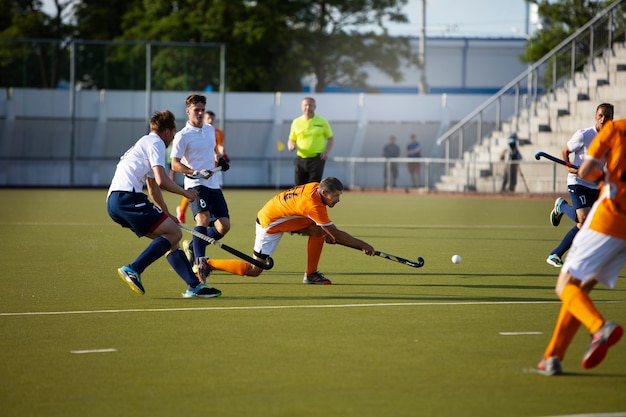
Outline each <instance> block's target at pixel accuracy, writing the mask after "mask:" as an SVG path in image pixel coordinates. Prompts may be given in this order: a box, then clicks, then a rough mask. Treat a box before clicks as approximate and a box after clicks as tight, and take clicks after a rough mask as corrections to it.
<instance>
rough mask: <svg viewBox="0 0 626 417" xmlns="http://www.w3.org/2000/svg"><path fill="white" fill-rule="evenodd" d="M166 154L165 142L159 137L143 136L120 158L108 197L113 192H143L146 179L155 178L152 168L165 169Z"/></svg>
mask: <svg viewBox="0 0 626 417" xmlns="http://www.w3.org/2000/svg"><path fill="white" fill-rule="evenodd" d="M165 154H166V151H165V142H163V139H161V138H160V137H159V135H157V134H156V133H150V134H148V135H145V136H142V137H141V138H140V139H139V140H138V141H137V142H136V143H135V144H134V145H133V146H132V147H131V148H130V149H129V150H127V151H126V153H125V154H124V155H122V156H121V157H120V162H118V164H117V167H116V168H115V174H114V175H113V180H111V186H110V187H109V192H108V194H107V197H108V195H110V194H111V192H113V191H134V192H136V193H141V192H143V187H144V185H145V184H146V178H147V177H150V178H154V171H153V170H152V167H154V166H157V165H158V166H162V167H165V156H166V155H165Z"/></svg>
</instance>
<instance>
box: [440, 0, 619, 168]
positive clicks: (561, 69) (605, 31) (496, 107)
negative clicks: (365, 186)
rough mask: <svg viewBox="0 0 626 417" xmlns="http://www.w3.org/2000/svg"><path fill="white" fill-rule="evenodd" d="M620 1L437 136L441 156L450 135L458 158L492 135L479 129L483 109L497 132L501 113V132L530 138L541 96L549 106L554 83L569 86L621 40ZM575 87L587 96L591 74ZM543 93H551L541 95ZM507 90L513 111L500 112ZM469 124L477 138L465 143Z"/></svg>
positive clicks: (548, 121)
mask: <svg viewBox="0 0 626 417" xmlns="http://www.w3.org/2000/svg"><path fill="white" fill-rule="evenodd" d="M623 3H624V0H617V1H615V2H614V3H612V4H611V5H610V6H608V7H607V8H606V9H604V10H603V11H602V12H600V13H598V15H597V16H596V17H594V18H593V19H591V20H590V21H589V22H587V23H586V24H585V25H583V26H582V27H581V28H579V29H578V30H577V31H576V32H574V33H573V34H572V35H570V36H569V37H568V38H567V39H565V40H564V41H562V42H561V43H559V44H558V45H557V46H556V47H555V48H553V49H552V50H551V51H550V52H549V53H547V54H546V55H545V56H544V57H543V58H541V59H540V60H539V61H537V62H535V63H534V64H532V65H530V66H529V67H528V69H527V70H526V71H524V72H523V73H522V74H520V75H519V76H517V77H516V78H515V79H513V80H512V81H511V82H509V83H508V84H507V85H506V86H504V87H503V88H502V89H501V90H500V91H498V92H497V93H496V94H495V95H493V96H492V97H490V98H489V99H488V100H486V101H485V102H484V103H483V104H481V105H480V106H478V107H477V108H476V109H475V110H474V111H472V112H471V113H469V114H468V115H467V116H465V117H464V118H463V119H462V120H461V121H459V122H458V123H456V124H455V125H454V126H452V127H451V128H450V129H448V130H447V131H446V132H445V133H443V134H442V135H441V136H440V137H439V138H438V139H437V145H438V146H442V145H443V146H444V150H443V155H444V159H447V160H449V159H450V147H451V145H452V142H453V141H454V140H456V141H457V144H458V146H459V152H458V154H459V155H460V156H459V158H463V149H464V147H465V148H467V146H468V145H470V146H472V145H476V144H480V143H482V141H483V139H485V138H486V137H487V136H489V138H493V135H490V134H486V135H485V134H483V132H485V131H486V130H485V129H484V122H483V116H484V114H485V113H486V112H487V111H491V112H493V111H495V113H496V126H495V130H496V131H500V130H501V129H502V120H503V117H505V118H506V119H507V120H509V121H510V126H511V132H506V133H512V132H515V133H517V134H518V135H519V136H520V137H521V138H524V137H525V138H528V139H530V137H531V135H532V134H533V133H534V132H532V131H531V126H532V123H531V120H530V119H531V117H532V116H536V115H537V110H538V109H539V106H540V101H541V100H542V97H543V96H544V95H545V96H546V98H545V105H546V107H548V106H549V105H550V101H551V100H555V99H556V90H557V89H558V88H564V89H567V88H571V84H568V83H567V82H566V81H567V80H574V79H575V74H576V73H577V72H579V71H581V70H586V71H591V70H593V65H594V59H595V58H596V57H597V56H598V55H600V54H601V53H603V52H604V51H605V50H607V49H609V48H611V47H612V46H613V44H614V42H616V41H618V38H619V37H620V36H621V37H622V39H621V40H620V41H623V40H624V39H623V37H624V34H625V33H626V31H625V27H624V22H623V14H622V15H621V16H620V15H618V13H617V11H618V10H620V7H621V6H622V5H623ZM608 55H610V54H608ZM608 68H609V66H608V62H607V69H608ZM607 71H608V70H607ZM607 77H608V74H607ZM607 80H608V78H607ZM577 87H578V88H579V91H580V87H583V90H584V89H585V87H586V91H587V95H588V94H589V89H590V88H591V87H592V86H591V85H590V77H587V85H586V86H577ZM547 92H550V93H551V94H545V93H547ZM510 95H513V96H514V102H515V106H514V110H513V113H512V114H510V115H503V114H502V99H503V97H505V96H510ZM563 110H564V111H565V112H568V111H569V103H568V107H567V108H566V109H563ZM522 117H525V120H524V122H525V123H524V125H525V127H526V128H527V131H526V132H519V126H520V122H521V120H520V119H521V118H522ZM552 122H553V120H551V116H550V112H547V118H546V119H544V120H541V121H540V124H539V126H538V131H541V130H550V124H551V123H552ZM471 128H475V129H477V134H476V135H472V136H475V138H476V139H475V140H476V142H475V143H473V144H467V143H464V142H465V137H464V133H465V132H466V131H467V129H471ZM488 146H489V148H492V146H493V144H492V143H489V144H488ZM449 167H450V164H447V165H446V173H447V172H448V170H449Z"/></svg>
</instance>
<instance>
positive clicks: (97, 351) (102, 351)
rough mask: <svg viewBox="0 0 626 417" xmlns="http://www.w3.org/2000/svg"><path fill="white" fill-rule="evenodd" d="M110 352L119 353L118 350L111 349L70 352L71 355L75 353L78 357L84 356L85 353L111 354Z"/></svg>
mask: <svg viewBox="0 0 626 417" xmlns="http://www.w3.org/2000/svg"><path fill="white" fill-rule="evenodd" d="M110 352H117V349H113V348H109V349H87V350H70V353H74V354H76V355H83V354H85V353H110Z"/></svg>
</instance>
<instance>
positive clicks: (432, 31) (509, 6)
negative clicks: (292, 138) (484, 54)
mask: <svg viewBox="0 0 626 417" xmlns="http://www.w3.org/2000/svg"><path fill="white" fill-rule="evenodd" d="M52 4H54V3H53V0H43V5H44V6H43V10H44V11H45V12H47V13H52V12H53V11H54V8H53V7H52ZM526 7H527V2H526V1H525V0H426V36H427V37H433V36H453V37H481V38H482V37H519V36H523V34H524V33H525V31H526V23H525V22H526V16H527V13H526ZM404 12H405V14H406V15H407V17H408V18H409V21H410V23H408V24H402V25H399V24H393V25H392V24H389V23H388V24H387V27H388V28H389V32H390V34H391V35H395V36H419V35H420V22H421V14H422V6H421V0H409V1H408V3H407V6H406V7H405V8H404ZM530 29H531V32H532V29H533V27H532V26H531V27H530Z"/></svg>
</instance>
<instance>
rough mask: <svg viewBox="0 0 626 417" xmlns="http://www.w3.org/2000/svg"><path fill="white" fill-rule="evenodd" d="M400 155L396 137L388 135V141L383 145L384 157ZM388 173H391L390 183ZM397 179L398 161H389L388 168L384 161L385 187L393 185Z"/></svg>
mask: <svg viewBox="0 0 626 417" xmlns="http://www.w3.org/2000/svg"><path fill="white" fill-rule="evenodd" d="M399 156H400V147H399V146H398V145H397V144H396V137H395V136H390V137H389V143H387V144H386V145H385V146H384V147H383V157H384V158H397V157H399ZM389 174H391V184H389V178H388V176H389ZM397 180H398V163H397V162H390V163H389V169H387V163H385V188H387V187H389V186H390V185H391V187H395V186H396V182H397Z"/></svg>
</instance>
